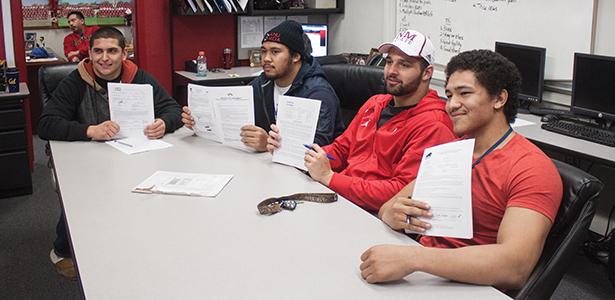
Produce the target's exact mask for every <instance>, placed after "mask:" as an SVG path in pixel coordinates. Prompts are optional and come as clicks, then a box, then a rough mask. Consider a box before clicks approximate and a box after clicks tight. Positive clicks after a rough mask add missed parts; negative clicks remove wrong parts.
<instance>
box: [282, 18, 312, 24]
mask: <svg viewBox="0 0 615 300" xmlns="http://www.w3.org/2000/svg"><path fill="white" fill-rule="evenodd" d="M286 19H287V20H293V21H296V22H297V23H300V24H307V22H308V17H307V16H288V17H287V18H286Z"/></svg>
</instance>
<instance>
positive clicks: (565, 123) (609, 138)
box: [541, 120, 615, 147]
mask: <svg viewBox="0 0 615 300" xmlns="http://www.w3.org/2000/svg"><path fill="white" fill-rule="evenodd" d="M541 127H542V129H544V130H548V131H552V132H557V133H560V134H564V135H567V136H571V137H575V138H579V139H583V140H587V141H590V142H594V143H598V144H603V145H607V146H611V147H615V132H613V131H609V130H605V129H600V128H596V127H592V126H590V125H587V124H581V123H577V122H574V121H570V120H552V121H550V122H548V123H543V124H542V126H541Z"/></svg>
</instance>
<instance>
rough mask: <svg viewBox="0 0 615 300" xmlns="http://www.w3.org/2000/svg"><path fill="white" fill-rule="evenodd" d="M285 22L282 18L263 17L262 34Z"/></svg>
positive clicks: (284, 18)
mask: <svg viewBox="0 0 615 300" xmlns="http://www.w3.org/2000/svg"><path fill="white" fill-rule="evenodd" d="M285 20H286V17H284V16H265V20H264V22H263V24H264V25H263V26H264V31H263V32H269V30H271V29H273V27H276V26H278V25H280V23H282V22H284V21H285Z"/></svg>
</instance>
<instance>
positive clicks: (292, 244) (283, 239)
mask: <svg viewBox="0 0 615 300" xmlns="http://www.w3.org/2000/svg"><path fill="white" fill-rule="evenodd" d="M164 140H165V141H167V142H170V143H172V144H173V145H174V146H173V147H171V148H167V149H163V150H158V151H153V152H147V153H142V154H135V155H126V154H123V153H121V152H119V151H117V150H115V149H113V148H112V147H110V146H107V145H105V144H103V143H97V142H59V141H52V142H51V149H52V152H53V159H54V163H55V168H56V172H57V179H58V184H59V187H60V191H61V195H62V197H61V198H62V203H63V208H64V211H65V214H66V220H67V224H68V228H69V231H70V236H71V243H72V246H73V251H74V255H75V261H76V264H77V267H78V272H79V278H80V284H81V287H82V291H83V294H84V296H85V297H86V298H87V299H397V298H415V299H417V298H418V299H443V298H455V299H458V298H463V299H503V298H507V296H506V295H504V294H502V293H501V292H499V291H498V290H496V289H494V288H492V287H489V286H475V285H468V284H461V283H455V282H451V281H448V280H445V279H442V278H439V277H435V276H432V275H429V274H426V273H414V274H411V275H409V276H407V277H406V278H405V279H404V280H402V281H399V282H395V283H389V284H368V283H366V282H365V281H364V280H363V279H362V278H361V274H360V270H359V265H360V256H361V254H362V253H363V252H364V251H365V250H366V249H368V248H369V247H370V246H373V245H377V244H383V243H388V244H406V245H411V244H415V242H414V241H412V240H411V239H410V238H408V237H406V236H404V235H402V234H399V233H397V232H395V231H392V230H391V229H389V228H388V227H387V226H386V225H385V224H383V223H382V222H380V221H379V220H378V219H377V218H375V217H373V216H372V215H370V214H369V213H367V212H365V211H363V210H362V209H360V208H358V207H357V206H355V205H354V204H352V203H351V202H349V201H347V200H345V199H343V198H341V197H340V199H339V200H338V201H337V202H335V203H330V204H320V203H309V202H306V203H303V204H299V205H298V207H297V209H296V210H295V211H293V212H289V211H282V212H280V213H278V214H276V215H273V216H261V215H259V214H258V211H257V208H256V205H257V204H258V203H259V202H260V201H261V200H263V199H265V198H268V197H272V196H282V195H288V194H293V193H297V192H328V191H329V190H328V189H327V188H325V187H324V186H322V185H320V184H318V183H317V182H314V181H313V180H311V179H310V178H309V177H307V176H305V175H304V174H303V173H301V172H299V171H298V170H296V169H294V168H291V167H287V166H284V165H279V164H275V163H272V162H271V161H270V159H271V158H270V156H269V154H266V153H261V154H256V153H247V152H244V151H241V150H237V149H233V148H228V147H225V146H223V145H220V144H216V143H213V142H209V141H206V140H204V139H202V138H200V137H196V136H193V135H192V132H191V131H189V130H187V129H184V128H182V129H180V130H179V131H178V132H176V133H174V134H171V135H167V136H165V137H164ZM156 170H167V171H181V172H199V173H210V174H233V175H234V177H233V179H232V180H231V181H230V183H229V184H228V185H227V186H226V187H225V188H224V189H223V190H222V192H221V193H220V194H219V195H218V196H217V197H215V198H206V197H187V196H171V195H151V194H150V195H147V194H136V193H131V192H130V191H131V189H132V188H133V187H134V186H136V185H137V184H138V183H140V182H141V181H143V180H144V179H145V178H147V177H148V176H150V175H151V174H153V173H154V172H155V171H156Z"/></svg>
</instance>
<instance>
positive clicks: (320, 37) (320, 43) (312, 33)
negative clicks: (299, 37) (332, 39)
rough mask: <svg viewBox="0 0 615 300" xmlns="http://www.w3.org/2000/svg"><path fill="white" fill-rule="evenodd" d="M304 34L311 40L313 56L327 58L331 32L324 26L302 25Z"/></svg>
mask: <svg viewBox="0 0 615 300" xmlns="http://www.w3.org/2000/svg"><path fill="white" fill-rule="evenodd" d="M301 26H302V27H303V32H305V34H306V35H307V36H308V38H310V43H311V44H312V56H314V57H319V56H326V55H327V52H328V51H327V44H328V40H327V39H328V38H329V34H328V33H329V31H328V30H327V25H324V24H302V25H301Z"/></svg>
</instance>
